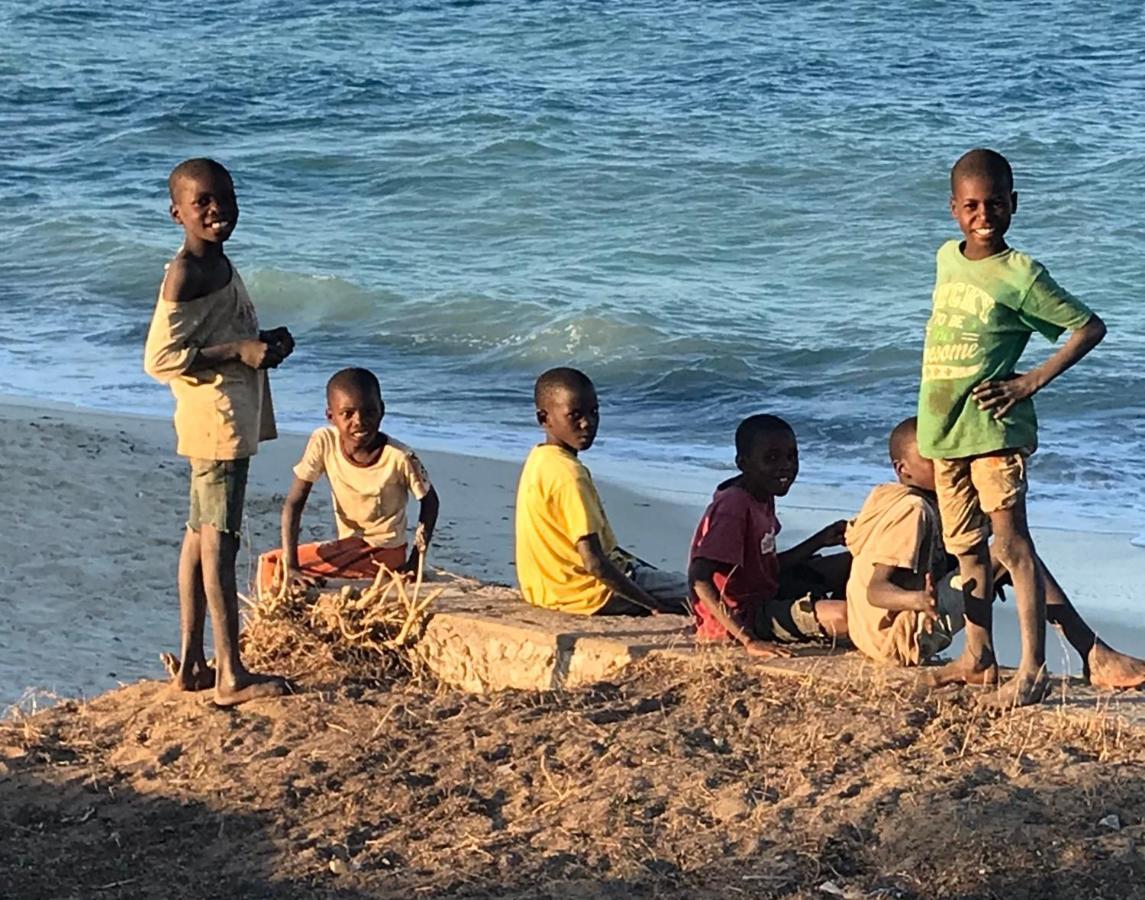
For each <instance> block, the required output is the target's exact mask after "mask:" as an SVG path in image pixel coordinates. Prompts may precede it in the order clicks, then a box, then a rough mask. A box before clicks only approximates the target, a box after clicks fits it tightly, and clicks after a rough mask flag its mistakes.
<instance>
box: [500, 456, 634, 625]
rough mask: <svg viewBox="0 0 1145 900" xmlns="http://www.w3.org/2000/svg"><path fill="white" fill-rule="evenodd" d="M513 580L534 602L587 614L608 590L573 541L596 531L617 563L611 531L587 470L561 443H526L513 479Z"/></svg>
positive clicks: (606, 596) (600, 603) (602, 598)
mask: <svg viewBox="0 0 1145 900" xmlns="http://www.w3.org/2000/svg"><path fill="white" fill-rule="evenodd" d="M516 532H517V581H518V583H519V584H520V586H521V594H522V595H523V596H524V598H525V599H526V600H528V601H529V602H530V603H532V604H533V605H534V606H542V607H544V608H545V609H556V610H560V611H561V612H568V613H579V614H581V615H589V614H591V613H594V612H596V611H597V610H598V609H600V608H601V607H602V606H604V604H605V603H606V602H608V598H609V597H610V596H611V594H612V592H611V591H610V590H609V589H608V588H607V587H605V585H604V584H603V582H601V581H599V580H597V579H596V578H594V577H593V576H592V575H590V574H589V573H588V572H587V571H585V568H584V566H583V564H582V563H581V558H580V553H579V552H578V551H577V549H576V544H577V541H579V540H580V539H581V538H583V537H586V536H588V535H590V534H593V533H595V534H597V535H598V536H599V537H600V545H601V547H602V548H603V549H604V552H605V553H606V554H607V555H608V556H609V557H610V558H612V559H613V560H614V561H616V562H618V563H619V561H620V560H619V557H618V555H617V552H616V549H617V547H616V536H615V535H614V534H613V533H612V527H611V526H610V525H609V524H608V519H607V518H606V517H605V515H604V506H603V505H602V504H601V502H600V496H599V495H598V494H597V492H596V485H594V484H593V483H592V475H591V474H590V473H589V471H588V469H586V468H585V466H584V464H583V463H581V461H580V460H579V459H577V457H576V455H575V454H573V453H571V452H570V451H568V450H566V449H564V448H563V447H557V446H555V445H552V444H541V445H539V446H536V447H534V448H533V449H532V451H531V452H530V453H529V457H528V459H526V460H525V467H524V469H522V470H521V480H520V483H519V484H518V485H517V521H516Z"/></svg>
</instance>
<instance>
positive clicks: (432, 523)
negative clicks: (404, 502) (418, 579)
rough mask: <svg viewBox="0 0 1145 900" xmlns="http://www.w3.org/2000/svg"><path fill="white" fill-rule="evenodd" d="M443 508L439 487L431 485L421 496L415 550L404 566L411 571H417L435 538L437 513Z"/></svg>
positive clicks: (411, 552) (414, 542) (414, 543)
mask: <svg viewBox="0 0 1145 900" xmlns="http://www.w3.org/2000/svg"><path fill="white" fill-rule="evenodd" d="M440 509H441V501H440V499H439V498H438V496H437V488H433V487H431V488H430V489H429V492H428V493H427V494H426V495H425V496H424V497H422V498H421V508H420V509H419V510H418V514H417V530H416V531H415V532H414V541H413V550H412V551H410V555H409V559H408V560H407V561H406V564H405V566H404V568H405V569H406V571H409V572H416V571H417V567H418V561H419V559H420V557H421V555H422V554H423V553H424V552H425V551H426V549H428V547H429V542H430V541H432V540H433V529H434V528H436V527H437V514H438V512H439V511H440Z"/></svg>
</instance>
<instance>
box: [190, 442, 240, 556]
mask: <svg viewBox="0 0 1145 900" xmlns="http://www.w3.org/2000/svg"><path fill="white" fill-rule="evenodd" d="M249 471H250V459H249V458H248V459H192V460H191V512H190V515H188V516H187V527H188V528H190V529H191V531H195V532H197V531H199V529H200V528H202V526H204V525H211V526H212V527H214V528H215V529H216V530H217V531H219V532H221V533H223V534H233V535H234V536H235V537H238V536H239V533H240V532H241V531H242V527H243V501H244V500H245V499H246V479H247V472H249Z"/></svg>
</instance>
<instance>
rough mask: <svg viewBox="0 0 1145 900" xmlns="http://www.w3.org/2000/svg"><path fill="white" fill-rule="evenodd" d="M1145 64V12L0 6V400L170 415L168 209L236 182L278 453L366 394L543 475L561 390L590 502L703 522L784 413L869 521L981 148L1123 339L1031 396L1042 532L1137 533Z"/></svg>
mask: <svg viewBox="0 0 1145 900" xmlns="http://www.w3.org/2000/svg"><path fill="white" fill-rule="evenodd" d="M1143 46H1145V21H1143V20H1142V17H1141V13H1140V11H1139V10H1136V9H1134V10H1133V11H1130V5H1129V4H1112V3H1104V4H1103V3H1098V4H1080V3H1065V2H1053V0H1017V2H1013V3H1006V4H995V3H984V2H983V3H976V2H969V3H961V4H947V3H930V2H901V3H891V2H885V3H873V2H859V3H827V2H819V3H781V2H720V3H698V2H655V3H653V2H626V3H600V2H584V3H575V2H556V0H549V2H544V0H538V2H521V0H518V2H489V3H480V2H454V3H430V2H423V3H414V2H394V3H368V2H349V0H334V2H325V3H322V4H313V3H303V2H301V0H275V2H269V0H267V2H263V0H240V2H234V3H230V4H225V5H223V4H218V5H212V6H204V7H202V8H197V7H192V6H188V5H187V4H185V3H183V2H175V0H152V2H147V3H138V4H125V3H118V2H109V0H86V2H78V0H73V2H57V0H51V2H45V0H30V2H20V3H16V2H4V3H2V4H0V204H2V208H3V210H4V213H5V215H4V217H3V221H2V223H0V392H3V393H9V394H13V393H14V394H41V395H43V394H47V395H49V396H51V397H52V398H53V399H55V400H64V401H73V402H75V403H79V404H82V405H85V406H94V407H108V408H115V409H123V410H132V411H143V412H154V413H156V414H166V413H167V412H168V411H169V408H170V398H169V394H168V392H167V391H166V390H165V389H164V388H162V387H161V386H159V385H156V384H154V383H152V382H150V381H148V380H147V379H146V377H145V376H144V375H143V373H142V371H141V365H140V363H141V352H142V345H143V339H144V335H145V332H146V328H147V323H148V319H149V316H150V313H151V309H152V306H153V303H154V299H155V293H156V289H157V287H158V284H159V280H160V278H161V275H162V267H163V263H164V261H165V260H166V258H167V257H169V255H170V254H171V253H172V252H173V251H174V250H175V248H176V247H177V245H178V242H179V231H178V229H177V228H176V226H174V225H173V224H171V222H170V221H169V220H168V219H167V215H166V205H167V199H166V196H165V178H166V175H167V173H168V171H169V170H170V168H171V167H172V166H173V165H174V164H175V163H176V162H178V161H179V160H180V159H182V158H184V157H188V156H193V155H210V156H213V157H216V158H218V159H219V160H221V161H222V162H224V163H225V164H226V165H227V166H228V167H229V168H230V169H231V170H232V172H233V173H234V176H235V180H236V182H237V185H238V190H239V197H240V202H241V204H242V218H241V221H240V223H239V227H238V230H237V231H236V233H235V236H234V238H233V239H232V242H231V243H230V244H228V247H229V252H230V253H231V255H232V257H233V259H234V260H235V262H236V264H237V266H238V267H239V268H240V270H241V271H242V272H243V274H244V277H245V278H246V280H247V283H248V285H249V287H250V288H251V292H252V294H253V296H254V298H255V301H256V305H257V306H258V308H259V311H260V315H261V318H262V320H263V322H264V323H265V324H266V325H267V326H272V325H278V324H286V325H288V326H289V327H290V328H291V329H292V330H293V331H294V332H295V334H296V336H297V338H298V347H299V349H298V352H297V353H296V355H295V357H294V358H292V359H291V360H290V361H289V363H288V364H287V365H285V366H283V368H282V369H281V370H280V371H279V372H277V373H276V374H275V387H276V400H277V406H278V409H279V412H280V415H281V417H282V418H283V419H284V420H285V423H286V425H287V426H288V427H292V428H296V429H298V430H307V429H309V428H310V427H312V426H313V425H315V424H317V423H319V422H320V421H321V416H322V410H323V396H322V390H321V386H322V385H323V383H324V381H325V379H326V377H327V376H328V375H329V374H330V373H331V372H333V371H334V370H335V369H337V368H339V367H341V366H343V365H346V364H350V363H355V364H362V365H366V366H369V367H371V368H373V369H374V370H375V371H376V372H377V373H378V374H379V376H380V377H381V379H382V382H383V385H384V387H385V390H386V395H387V401H388V404H389V409H390V418H389V428H390V430H392V431H393V432H394V433H396V434H398V435H400V436H401V437H402V438H404V439H406V440H407V441H409V442H411V443H414V444H415V445H418V446H426V447H437V448H442V449H451V450H456V451H461V452H468V453H478V454H492V455H498V456H504V457H507V458H517V457H519V456H523V454H524V448H526V447H527V446H528V444H529V442H530V441H531V440H532V439H533V434H534V426H533V425H532V410H531V405H530V403H531V401H530V395H531V385H532V380H533V378H534V377H535V376H536V375H537V374H538V373H539V372H540V371H542V370H543V369H545V368H547V367H549V366H552V365H558V364H572V365H576V366H579V367H582V368H584V369H585V370H587V371H588V372H589V373H590V374H591V376H592V377H593V378H594V379H595V380H596V382H597V384H598V386H599V388H600V391H601V395H602V401H603V410H602V412H603V424H602V429H601V440H600V441H599V443H598V449H594V450H593V453H592V459H591V460H590V464H593V465H594V466H596V465H599V466H602V467H604V468H605V469H607V470H609V471H614V472H617V473H619V474H621V475H625V474H627V475H628V476H630V477H631V478H633V479H635V480H644V481H645V482H649V483H654V484H656V485H659V486H661V487H663V488H668V489H675V488H677V487H678V486H679V485H681V484H691V485H701V486H703V490H706V489H707V488H708V487H709V486H710V485H711V484H714V482H715V481H716V480H717V479H718V477H719V474H718V473H716V472H714V471H712V467H714V466H719V465H725V464H726V463H727V462H728V461H729V460H730V457H731V451H730V440H731V434H732V432H733V429H734V427H735V424H736V422H737V421H738V419H739V418H741V417H742V416H744V415H746V414H748V413H751V412H756V411H763V410H766V411H772V412H776V413H779V414H781V415H783V416H785V417H787V418H788V419H790V420H791V421H792V423H793V424H794V425H795V427H796V430H797V432H798V435H799V438H800V441H801V446H802V450H803V455H804V462H803V474H802V476H801V478H803V479H804V480H807V481H812V482H818V483H821V484H824V485H837V486H838V487H839V491H840V497H841V498H843V500H844V501H845V502H851V499H852V498H854V499H855V500H856V501H857V499H861V496H862V494H863V493H864V492H865V490H866V488H867V487H868V486H869V485H870V484H872V483H873V482H875V481H877V480H879V479H882V478H883V477H885V474H886V471H887V469H886V464H885V459H884V437H885V434H886V433H887V431H888V429H889V427H890V426H891V425H893V424H894V422H896V421H897V420H898V419H899V418H901V417H903V416H905V415H908V414H910V413H911V411H912V409H913V405H914V398H915V392H916V388H917V377H918V370H919V357H920V350H921V338H922V329H923V324H924V322H925V319H926V316H927V310H928V304H929V297H930V290H931V282H932V277H933V260H934V252H935V250H936V249H937V247H938V246H939V244H940V243H941V242H942V241H944V240H946V239H947V238H949V237H952V236H955V235H956V230H955V228H954V224H953V222H952V221H951V220H950V217H949V215H948V212H947V206H946V198H947V181H946V178H947V175H946V173H947V171H948V168H949V166H950V164H951V162H952V161H953V160H954V159H955V158H956V157H957V156H958V155H959V154H960V153H961V152H962V151H964V150H966V149H968V148H970V147H972V146H975V145H982V144H984V145H989V146H992V147H995V148H997V149H999V150H1001V151H1003V152H1004V153H1006V154H1007V155H1008V156H1009V157H1010V158H1011V159H1012V161H1013V163H1014V166H1015V169H1016V172H1017V187H1018V190H1019V193H1020V195H1021V198H1022V199H1021V206H1020V210H1019V214H1018V216H1017V217H1016V219H1015V224H1014V227H1013V230H1012V232H1011V239H1012V242H1013V243H1014V245H1015V246H1018V247H1020V248H1022V249H1025V250H1027V251H1028V252H1030V253H1032V254H1033V255H1035V256H1037V257H1038V258H1040V259H1041V260H1042V261H1043V262H1045V263H1046V264H1047V266H1048V267H1049V268H1050V270H1051V272H1053V273H1054V275H1055V276H1056V277H1057V279H1058V280H1059V281H1060V282H1061V283H1062V284H1063V285H1065V286H1066V287H1068V288H1069V289H1071V290H1072V291H1073V292H1074V293H1075V294H1077V295H1078V296H1080V297H1081V298H1083V299H1084V300H1085V301H1087V302H1088V303H1089V304H1090V305H1092V306H1093V307H1094V308H1095V309H1097V310H1098V311H1099V312H1100V313H1101V315H1102V316H1103V317H1104V318H1105V319H1106V321H1107V323H1108V324H1109V328H1110V335H1109V337H1108V339H1107V340H1106V342H1105V343H1104V344H1103V345H1102V346H1101V347H1100V348H1099V350H1098V351H1097V352H1096V353H1095V354H1094V356H1093V357H1092V358H1090V359H1088V360H1086V361H1085V362H1084V363H1082V364H1081V366H1079V367H1078V368H1077V369H1075V370H1074V371H1072V372H1070V373H1068V374H1067V375H1066V376H1064V377H1063V378H1062V379H1061V380H1060V381H1059V382H1058V383H1056V384H1054V385H1053V386H1052V387H1051V388H1050V389H1049V390H1048V391H1047V392H1046V393H1045V394H1044V395H1043V396H1041V397H1040V398H1039V410H1040V415H1041V419H1042V448H1043V449H1042V450H1041V451H1040V452H1039V453H1038V454H1037V456H1036V457H1035V463H1034V466H1033V474H1032V478H1033V484H1034V516H1035V521H1041V522H1042V523H1044V524H1053V525H1062V526H1064V525H1072V526H1080V527H1085V528H1092V529H1096V530H1106V531H1120V532H1126V533H1128V534H1138V533H1140V532H1142V531H1143V530H1145V470H1143V469H1142V468H1141V465H1140V462H1139V460H1140V453H1141V448H1142V446H1143V444H1145V415H1143V413H1145V369H1143V367H1142V365H1141V362H1140V360H1141V359H1142V356H1143V355H1145V313H1143V312H1142V310H1141V306H1140V299H1139V294H1140V292H1141V290H1142V283H1143V282H1145V267H1143V262H1142V261H1143V260H1145V225H1143V224H1142V222H1143V220H1145V200H1143V199H1142V198H1141V195H1140V194H1141V192H1140V190H1139V188H1140V186H1141V185H1142V183H1143V181H1145V155H1143V154H1142V151H1141V147H1142V137H1143V136H1145V104H1143V103H1142V98H1143V92H1145V52H1143V51H1142V47H1143ZM1049 349H1050V348H1049V345H1048V344H1046V343H1045V342H1043V341H1040V340H1039V339H1035V340H1034V341H1032V342H1031V348H1030V350H1029V352H1028V357H1027V358H1028V359H1030V360H1040V359H1042V358H1044V357H1045V355H1046V354H1047V353H1048V352H1049ZM841 502H842V501H841ZM1129 552H1136V551H1132V550H1130V551H1129Z"/></svg>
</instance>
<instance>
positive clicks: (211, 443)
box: [144, 159, 294, 706]
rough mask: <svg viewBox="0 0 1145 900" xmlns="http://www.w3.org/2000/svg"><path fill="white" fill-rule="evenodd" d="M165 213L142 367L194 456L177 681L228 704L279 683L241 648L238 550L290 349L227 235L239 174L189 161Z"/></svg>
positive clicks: (178, 173)
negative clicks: (166, 251) (168, 236)
mask: <svg viewBox="0 0 1145 900" xmlns="http://www.w3.org/2000/svg"><path fill="white" fill-rule="evenodd" d="M167 183H168V188H169V190H170V194H171V218H172V219H173V220H174V221H175V222H177V223H179V224H180V225H181V226H182V227H183V246H182V247H181V248H180V249H179V252H178V253H176V254H175V258H174V259H173V260H172V261H171V263H170V264H169V265H168V267H167V274H166V276H165V278H164V279H163V284H162V285H161V286H160V289H159V299H158V302H157V303H156V306H155V314H154V316H153V318H152V320H151V329H150V331H149V333H148V335H147V347H146V350H145V351H144V369H145V370H146V371H147V374H149V375H150V376H151V377H152V378H155V379H156V380H158V381H161V382H165V383H166V384H169V385H170V386H171V392H172V393H173V394H174V395H175V433H176V435H177V438H178V446H177V452H178V453H179V455H180V456H186V457H188V459H189V461H190V464H191V511H190V515H189V516H188V519H187V530H186V533H185V534H184V535H183V549H182V552H181V554H180V557H179V626H180V638H181V647H180V662H179V665H178V666H177V667H176V670H175V673H174V684H175V686H176V687H177V688H178V689H180V690H185V691H194V690H203V689H206V688H209V687H212V686H213V687H214V689H215V702H216V703H218V704H219V705H221V706H234V705H235V704H238V703H244V702H246V701H247V700H253V699H255V698H258V697H272V696H278V695H281V694H283V693H285V692H286V690H287V685H286V682H285V681H284V680H283V679H282V678H279V677H277V676H273V675H256V674H254V673H252V672H248V671H247V670H246V668H245V667H244V666H243V664H242V660H241V659H240V658H239V640H238V637H239V600H238V589H237V586H236V579H235V558H236V556H237V554H238V548H239V532H240V530H241V528H242V511H243V499H244V496H245V492H246V482H247V471H248V468H249V464H250V457H252V456H253V455H254V454H255V453H257V452H258V443H259V441H262V440H269V439H271V438H273V437H275V436H276V432H275V427H274V412H273V409H272V408H271V404H270V394H269V385H268V381H267V377H266V371H265V370H266V369H268V368H273V367H274V366H277V365H278V364H279V363H281V362H282V361H283V360H284V359H285V358H286V357H287V356H289V355H290V353H291V352H292V351H293V349H294V340H293V338H291V336H290V332H289V331H287V330H286V329H285V328H276V329H275V330H274V331H270V332H264V331H259V328H258V320H257V318H256V317H255V312H254V307H253V306H252V305H251V302H250V297H248V296H247V292H246V288H245V287H244V285H243V283H242V279H241V278H239V275H238V272H236V271H235V269H234V267H233V266H232V265H231V263H230V260H229V259H227V257H226V254H224V253H223V244H224V242H225V241H226V240H227V238H229V237H230V236H231V234H232V232H233V231H234V228H235V223H236V222H237V221H238V214H239V208H238V200H237V199H236V198H235V189H234V183H233V182H232V180H231V176H230V173H228V172H227V170H226V169H225V168H223V166H221V165H220V164H219V163H217V162H215V161H214V160H210V159H189V160H186V161H185V162H182V163H180V164H179V165H178V166H176V167H175V170H174V171H173V172H172V173H171V176H170V178H169V179H168V182H167ZM208 608H209V609H210V611H211V627H212V632H213V636H214V644H215V657H216V659H217V668H218V671H217V676H216V673H215V672H214V671H212V670H211V669H209V668H208V667H207V659H206V654H205V651H204V647H203V628H204V624H205V620H206V613H207V609H208Z"/></svg>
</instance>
